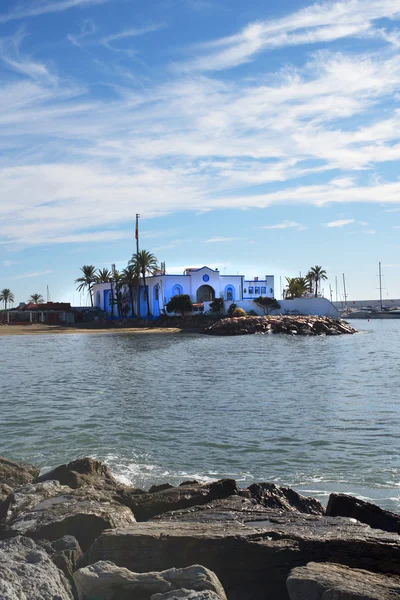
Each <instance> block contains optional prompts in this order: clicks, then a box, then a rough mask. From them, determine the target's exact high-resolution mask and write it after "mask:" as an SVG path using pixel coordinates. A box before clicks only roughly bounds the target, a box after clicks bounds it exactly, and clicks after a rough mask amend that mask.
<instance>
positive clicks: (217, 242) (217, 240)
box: [205, 237, 243, 244]
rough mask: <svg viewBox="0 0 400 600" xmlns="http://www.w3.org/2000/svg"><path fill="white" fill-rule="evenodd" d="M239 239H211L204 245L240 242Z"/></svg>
mask: <svg viewBox="0 0 400 600" xmlns="http://www.w3.org/2000/svg"><path fill="white" fill-rule="evenodd" d="M242 239H243V238H240V237H212V238H210V239H209V240H206V242H205V243H206V244H219V243H223V242H236V241H238V240H242Z"/></svg>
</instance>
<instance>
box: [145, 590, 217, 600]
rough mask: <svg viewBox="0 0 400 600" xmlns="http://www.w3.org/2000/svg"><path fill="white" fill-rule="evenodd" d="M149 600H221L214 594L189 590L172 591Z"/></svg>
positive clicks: (156, 595)
mask: <svg viewBox="0 0 400 600" xmlns="http://www.w3.org/2000/svg"><path fill="white" fill-rule="evenodd" d="M150 600H221V596H218V594H216V593H215V592H210V591H204V592H193V591H191V590H185V589H181V590H174V591H172V592H167V593H166V594H154V596H151V597H150Z"/></svg>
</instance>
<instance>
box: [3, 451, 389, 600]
mask: <svg viewBox="0 0 400 600" xmlns="http://www.w3.org/2000/svg"><path fill="white" fill-rule="evenodd" d="M9 462H10V461H7V459H3V463H2V464H3V465H6V466H5V467H4V468H3V478H2V476H1V470H0V490H1V491H2V494H3V496H2V497H0V563H3V564H0V597H1V598H2V600H28V599H29V600H39V599H43V600H55V599H56V598H57V599H58V600H72V598H74V599H75V600H76V599H78V600H94V599H95V598H96V600H99V599H101V600H131V599H132V598H133V597H135V598H137V600H139V599H140V600H178V599H182V598H185V599H186V600H226V598H228V600H256V599H257V600H258V599H259V598H274V599H275V598H276V599H278V598H279V599H282V600H300V599H303V598H315V600H318V599H319V598H321V600H322V599H324V600H325V599H326V600H329V598H331V599H332V600H333V599H334V598H339V597H340V598H343V600H345V599H346V600H347V599H349V600H350V599H352V598H356V597H362V598H365V599H366V600H376V599H379V600H392V598H394V597H399V596H398V592H399V588H398V586H399V585H400V583H399V582H400V536H399V528H398V525H399V523H400V516H399V515H396V514H394V513H391V512H390V511H384V510H383V509H381V508H379V507H377V506H375V505H373V504H371V503H368V502H364V501H361V500H358V499H357V498H353V497H351V496H345V495H343V494H331V497H330V500H329V503H328V508H327V510H325V509H324V507H323V506H322V505H321V504H320V503H319V502H318V500H316V499H314V498H309V497H304V496H301V495H300V494H298V493H297V492H296V491H295V490H292V489H291V488H288V487H285V486H279V485H276V484H274V483H268V482H263V483H254V484H252V485H250V486H249V487H248V488H246V489H239V487H238V485H237V483H236V481H234V480H231V479H225V480H221V481H216V482H212V483H207V484H202V483H199V482H198V481H185V482H183V483H182V484H181V485H180V486H176V487H175V486H172V485H170V484H167V483H165V484H162V485H157V486H152V487H151V488H150V490H149V491H143V490H139V489H136V488H133V487H129V486H126V485H123V484H121V483H119V482H118V481H117V480H116V479H115V478H114V477H113V475H112V473H111V472H110V470H109V469H108V468H107V467H106V466H105V465H103V464H102V463H100V462H98V461H95V460H93V459H89V458H86V459H80V460H76V461H72V462H71V463H68V464H65V465H61V466H59V467H57V468H56V469H54V470H52V471H51V472H49V473H46V474H45V475H43V476H40V477H38V469H37V468H35V467H29V468H27V467H25V466H19V465H16V463H13V464H11V466H10V465H9V464H8V463H9ZM26 479H29V481H28V482H27V481H26ZM21 480H22V481H21ZM32 480H33V482H32ZM21 482H22V485H21ZM65 484H68V485H65ZM2 498H3V499H2ZM385 530H386V531H385ZM81 548H82V550H81ZM82 551H83V554H82ZM4 556H5V558H4V559H3V557H4ZM29 580H31V581H32V582H33V583H32V589H31V588H30V587H29V585H28V581H29ZM210 582H214V583H213V584H212V585H211V584H210ZM216 582H217V583H216ZM35 586H36V587H35ZM329 586H330V587H329ZM39 590H40V591H39ZM41 590H43V592H42V591H41Z"/></svg>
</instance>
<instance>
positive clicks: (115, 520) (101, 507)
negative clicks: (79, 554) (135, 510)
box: [0, 481, 135, 550]
mask: <svg viewBox="0 0 400 600" xmlns="http://www.w3.org/2000/svg"><path fill="white" fill-rule="evenodd" d="M6 504H7V512H6V516H5V518H4V520H3V521H2V527H1V530H0V536H1V537H3V538H5V537H11V536H15V535H24V536H27V537H31V538H33V539H35V540H40V539H46V540H50V541H52V540H57V539H59V538H61V537H63V536H64V535H72V536H74V537H76V539H77V540H78V542H79V544H80V546H81V547H82V549H83V550H86V549H87V548H88V547H89V546H90V544H91V543H92V542H93V540H94V539H95V538H96V537H97V536H98V535H100V533H101V532H102V531H104V529H110V528H114V527H124V526H129V525H131V524H132V523H134V522H135V518H134V516H133V514H132V511H131V510H130V509H129V508H127V507H126V506H123V505H122V504H120V503H118V502H116V501H115V500H114V499H113V498H112V496H111V494H108V493H106V492H102V491H99V490H94V489H93V488H86V489H82V490H72V489H71V488H69V487H67V486H62V485H60V484H59V483H58V482H57V481H45V482H43V483H36V484H32V483H31V484H28V485H26V486H24V487H22V488H19V489H18V490H16V491H14V492H13V493H12V494H10V496H9V497H8V498H7V500H6Z"/></svg>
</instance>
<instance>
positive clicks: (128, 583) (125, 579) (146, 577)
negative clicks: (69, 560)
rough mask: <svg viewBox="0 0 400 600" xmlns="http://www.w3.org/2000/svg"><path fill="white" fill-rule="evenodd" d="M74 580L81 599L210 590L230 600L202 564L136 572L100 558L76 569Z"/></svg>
mask: <svg viewBox="0 0 400 600" xmlns="http://www.w3.org/2000/svg"><path fill="white" fill-rule="evenodd" d="M74 581H75V586H76V589H77V593H78V598H79V600H113V599H114V600H115V599H116V598H117V599H118V600H125V599H126V600H128V599H129V600H130V599H133V598H134V599H135V600H150V599H151V598H154V596H155V595H157V596H158V595H162V597H163V596H164V594H168V593H169V592H173V593H174V594H177V593H181V591H182V590H184V592H185V593H186V594H187V593H188V592H189V593H190V592H194V591H200V592H201V591H210V592H214V593H215V594H216V597H217V598H219V599H220V600H226V596H225V592H224V589H223V587H222V585H221V583H220V581H219V580H218V578H217V576H216V575H215V574H214V573H212V572H211V571H210V570H208V569H206V568H204V567H202V566H200V565H192V566H190V567H187V568H183V569H176V568H172V569H168V570H166V571H162V572H148V573H135V572H132V571H129V570H128V569H125V568H122V567H117V566H116V565H115V564H114V563H112V562H109V561H99V562H96V563H94V564H91V565H89V566H88V567H84V568H82V569H79V570H78V571H76V572H75V574H74ZM167 597H168V596H167ZM169 597H171V596H169ZM172 597H173V595H172Z"/></svg>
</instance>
